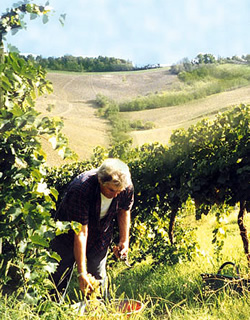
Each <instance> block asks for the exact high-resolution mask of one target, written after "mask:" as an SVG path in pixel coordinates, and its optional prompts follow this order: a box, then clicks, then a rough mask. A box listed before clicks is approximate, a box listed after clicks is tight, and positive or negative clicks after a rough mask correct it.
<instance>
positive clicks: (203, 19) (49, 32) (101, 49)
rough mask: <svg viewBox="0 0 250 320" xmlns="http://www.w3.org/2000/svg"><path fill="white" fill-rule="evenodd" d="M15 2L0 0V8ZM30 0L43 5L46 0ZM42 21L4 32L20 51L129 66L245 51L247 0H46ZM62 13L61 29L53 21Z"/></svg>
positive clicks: (249, 46) (249, 19)
mask: <svg viewBox="0 0 250 320" xmlns="http://www.w3.org/2000/svg"><path fill="white" fill-rule="evenodd" d="M15 2H18V1H12V0H1V4H0V9H1V10H0V12H1V13H4V12H5V11H6V8H8V7H11V6H12V4H13V3H15ZM33 2H34V3H37V4H41V5H44V4H45V3H46V0H36V1H33ZM49 5H50V6H52V7H53V8H54V10H55V13H53V14H51V15H50V20H49V22H48V23H47V24H46V25H43V23H42V20H41V19H36V20H34V21H28V28H27V30H25V31H24V30H22V31H20V32H18V33H17V34H16V35H15V36H10V35H9V36H8V37H7V42H8V43H11V44H12V45H15V46H17V47H18V49H19V50H20V51H21V52H22V53H33V54H41V55H42V56H44V57H48V56H54V57H58V56H63V55H65V54H72V55H74V56H88V57H95V56H99V55H102V56H108V57H116V58H124V59H126V60H130V61H132V62H133V64H134V65H138V66H139V65H145V64H154V63H160V64H166V65H171V64H173V63H177V62H178V61H180V60H181V59H183V58H186V57H187V58H189V59H193V58H195V57H196V56H197V54H199V53H211V54H214V55H215V56H216V57H218V56H221V57H228V56H229V57H231V56H233V55H239V56H241V55H243V54H250V41H249V34H250V1H249V0H71V1H69V0H50V1H49ZM64 13H66V21H65V25H64V27H62V26H61V24H60V23H59V21H58V18H59V16H60V14H64Z"/></svg>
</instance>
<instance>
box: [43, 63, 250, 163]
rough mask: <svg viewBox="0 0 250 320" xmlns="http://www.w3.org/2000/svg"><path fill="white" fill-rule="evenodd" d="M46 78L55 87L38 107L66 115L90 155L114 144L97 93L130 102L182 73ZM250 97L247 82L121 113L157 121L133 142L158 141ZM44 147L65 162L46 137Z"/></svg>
mask: <svg viewBox="0 0 250 320" xmlns="http://www.w3.org/2000/svg"><path fill="white" fill-rule="evenodd" d="M47 77H48V79H49V80H51V81H52V83H53V87H54V92H53V94H50V95H46V96H43V97H42V98H39V99H38V102H37V109H38V110H39V111H40V112H41V113H42V114H46V115H50V116H57V117H61V118H62V119H63V120H64V133H65V134H66V136H67V137H68V138H69V142H70V147H71V148H72V149H73V150H74V151H76V153H77V154H78V155H79V160H83V159H86V158H88V157H90V155H91V154H92V151H93V149H94V147H96V146H98V145H100V146H104V147H107V146H108V145H109V129H110V128H109V125H108V123H107V122H106V121H105V120H103V119H100V118H98V117H97V116H96V114H95V113H96V106H95V103H94V100H95V99H96V95H97V94H98V93H100V94H103V95H105V96H107V97H110V98H112V99H114V100H115V101H126V100H130V99H132V98H134V97H137V96H140V95H141V96H144V95H147V94H149V93H154V92H161V91H166V90H169V89H171V88H172V87H173V86H174V85H176V84H178V79H177V77H176V76H173V75H170V74H169V72H168V70H167V69H165V68H163V69H156V70H148V71H144V72H131V73H127V72H123V73H100V74H97V73H96V74H95V73H93V74H76V73H69V74H65V73H49V74H48V76H47ZM249 102H250V87H244V88H240V89H237V90H233V91H228V92H224V93H221V94H217V95H213V96H210V97H208V98H206V99H201V100H197V101H194V102H191V103H188V104H185V105H180V106H176V107H168V108H161V109H154V110H146V111H140V112H129V113H123V114H122V116H123V117H126V118H129V119H130V120H135V119H141V120H143V121H152V122H154V123H155V125H156V127H155V129H151V130H147V131H134V132H132V133H131V136H132V137H133V141H134V145H141V144H143V143H146V142H148V143H150V142H155V141H158V142H160V143H164V144H167V143H168V141H169V137H170V135H171V133H172V131H173V130H174V129H177V128H180V127H184V128H187V127H189V126H190V125H191V124H194V123H196V122H197V121H198V120H200V119H201V118H202V117H204V116H205V117H208V116H209V117H211V116H213V115H214V114H216V113H217V112H218V111H223V110H225V108H227V107H229V106H231V105H235V104H239V103H249ZM49 104H50V105H53V109H52V111H51V112H50V113H48V112H47V111H46V108H47V106H48V105H49ZM44 148H45V151H46V152H47V154H48V163H49V164H50V165H60V164H62V163H63V162H62V160H61V159H60V157H59V156H57V155H56V154H55V152H52V150H51V148H50V146H49V144H48V142H47V141H44Z"/></svg>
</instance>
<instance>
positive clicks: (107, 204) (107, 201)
mask: <svg viewBox="0 0 250 320" xmlns="http://www.w3.org/2000/svg"><path fill="white" fill-rule="evenodd" d="M112 200H113V198H111V199H109V198H106V197H105V196H104V195H103V194H102V193H101V212H100V219H102V218H104V217H105V215H106V214H107V212H108V209H109V207H110V204H111V202H112Z"/></svg>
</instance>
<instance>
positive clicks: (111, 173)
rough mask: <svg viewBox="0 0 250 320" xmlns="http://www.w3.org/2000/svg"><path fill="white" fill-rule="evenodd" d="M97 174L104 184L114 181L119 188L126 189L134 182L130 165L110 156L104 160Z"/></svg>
mask: <svg viewBox="0 0 250 320" xmlns="http://www.w3.org/2000/svg"><path fill="white" fill-rule="evenodd" d="M97 175H98V179H99V181H100V183H101V184H103V185H105V184H106V183H112V184H114V185H115V186H116V187H118V188H121V189H125V188H127V187H128V186H129V185H131V184H132V182H131V175H130V171H129V167H128V166H127V165H126V164H125V163H124V162H123V161H121V160H120V159H114V158H109V159H106V160H104V161H103V163H102V165H101V166H100V167H99V169H98V172H97Z"/></svg>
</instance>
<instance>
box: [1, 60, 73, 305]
mask: <svg viewBox="0 0 250 320" xmlns="http://www.w3.org/2000/svg"><path fill="white" fill-rule="evenodd" d="M0 68H1V70H0V75H1V78H0V84H1V90H2V93H3V106H2V108H1V109H0V131H1V135H0V190H1V192H0V210H1V217H0V238H2V242H3V248H2V255H1V263H0V273H1V284H4V285H5V286H7V287H8V286H11V287H12V289H14V288H15V287H16V286H17V287H18V290H19V293H20V294H23V295H25V297H26V298H28V299H29V298H30V299H31V298H38V297H40V295H41V294H43V293H44V291H46V289H47V288H48V286H49V282H48V281H47V278H48V274H49V273H51V272H53V271H54V270H55V267H56V262H57V260H58V259H59V257H58V256H57V255H55V254H53V253H51V252H50V251H49V250H48V247H49V242H50V240H51V239H52V238H53V237H54V235H55V233H56V232H60V229H62V231H63V230H64V229H65V228H69V226H67V225H65V226H64V225H56V224H55V222H54V221H53V220H52V219H51V215H50V212H51V210H52V209H54V208H55V201H56V200H57V197H58V192H57V190H56V189H55V188H54V187H53V186H52V187H51V188H49V187H48V185H47V183H46V182H45V178H46V174H47V169H46V166H45V165H46V155H45V154H44V152H43V150H42V148H41V143H40V137H41V136H43V135H46V136H48V137H49V138H50V140H51V142H52V144H53V147H54V148H55V149H57V150H58V151H59V152H60V153H61V155H62V156H63V157H65V156H66V155H69V154H70V151H69V149H68V148H67V147H66V144H65V143H66V142H67V141H66V139H65V138H64V136H63V135H62V134H61V129H62V123H61V122H60V121H58V120H55V119H49V118H47V117H43V118H42V117H39V114H38V113H37V111H36V110H35V109H34V106H35V99H36V97H37V94H38V95H40V94H43V93H45V92H51V90H52V86H51V83H50V82H49V81H47V80H46V79H45V75H46V73H45V71H44V70H43V69H41V67H39V66H34V65H32V63H30V62H26V61H24V60H23V59H20V58H19V57H18V56H17V55H16V54H9V55H6V56H5V61H4V63H3V64H1V66H0Z"/></svg>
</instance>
